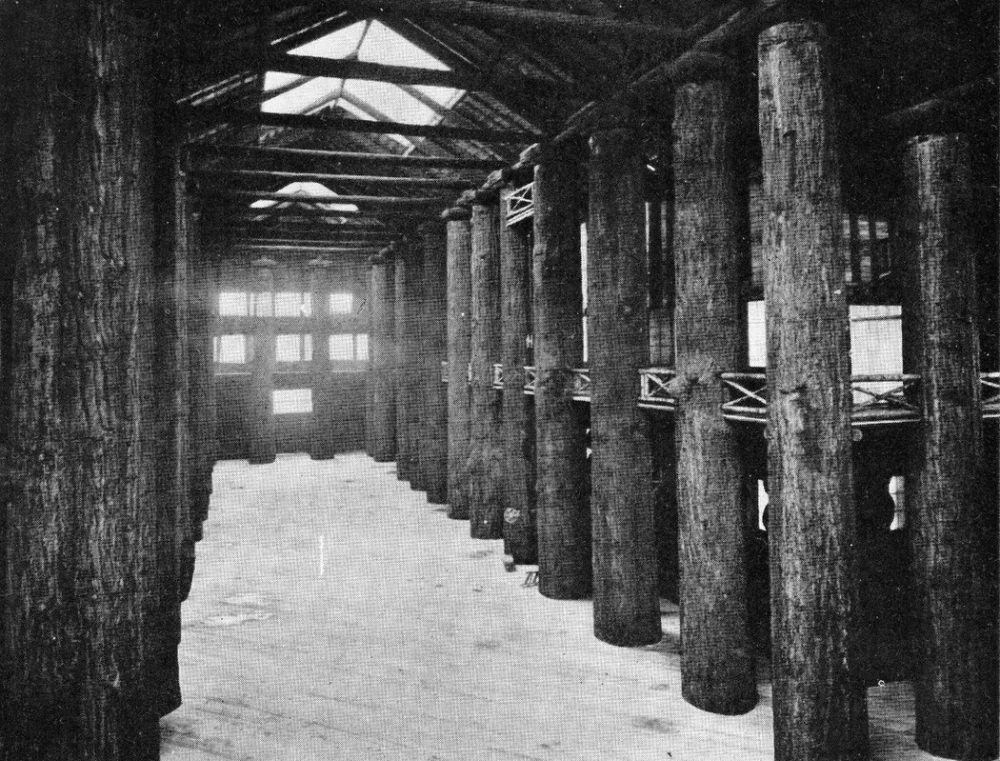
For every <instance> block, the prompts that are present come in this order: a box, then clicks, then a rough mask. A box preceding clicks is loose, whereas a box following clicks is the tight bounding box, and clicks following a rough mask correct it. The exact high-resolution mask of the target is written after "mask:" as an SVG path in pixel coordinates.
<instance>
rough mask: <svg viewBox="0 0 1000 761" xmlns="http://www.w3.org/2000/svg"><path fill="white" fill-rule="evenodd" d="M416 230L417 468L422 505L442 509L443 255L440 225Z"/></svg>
mask: <svg viewBox="0 0 1000 761" xmlns="http://www.w3.org/2000/svg"><path fill="white" fill-rule="evenodd" d="M419 232H420V247H421V249H422V251H423V273H422V274H423V284H424V291H423V300H422V302H421V305H420V309H421V311H422V319H421V322H422V323H423V327H424V330H423V356H422V358H421V368H420V372H421V378H422V380H421V383H422V386H423V398H424V403H423V415H422V419H421V421H420V450H419V451H420V455H419V457H420V470H421V472H422V473H423V480H424V487H425V490H426V492H427V501H428V502H430V503H431V504H432V505H443V504H445V503H447V502H448V390H447V388H445V385H444V384H443V383H442V382H441V362H442V360H444V358H445V357H446V356H447V353H448V294H447V280H448V272H447V270H448V266H447V265H448V261H447V260H448V257H447V252H446V243H445V229H444V224H443V223H442V222H441V221H432V222H425V223H424V224H422V225H421V226H420V230H419Z"/></svg>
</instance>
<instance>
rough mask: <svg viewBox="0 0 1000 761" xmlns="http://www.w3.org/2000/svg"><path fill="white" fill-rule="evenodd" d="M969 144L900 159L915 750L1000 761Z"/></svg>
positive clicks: (917, 148)
mask: <svg viewBox="0 0 1000 761" xmlns="http://www.w3.org/2000/svg"><path fill="white" fill-rule="evenodd" d="M970 175H971V162H970V154H969V143H968V140H967V139H966V137H965V136H963V135H934V136H922V137H916V138H913V139H912V140H910V141H909V142H908V143H907V144H906V148H905V151H904V155H903V177H904V186H903V193H904V198H903V204H902V207H903V210H904V214H903V217H902V219H901V223H902V224H901V230H900V233H901V235H902V237H903V241H904V243H905V245H906V251H905V253H906V258H907V261H906V265H905V271H906V283H905V286H904V288H903V293H904V302H903V331H904V333H903V347H904V355H903V357H904V364H905V365H906V368H905V369H906V372H911V373H919V374H920V376H921V382H920V406H921V411H922V414H923V423H922V425H921V427H920V430H919V435H918V437H917V440H916V442H915V445H914V448H913V455H912V457H911V458H910V477H909V478H908V479H907V483H906V497H907V503H908V509H907V513H906V515H907V523H908V524H909V532H910V538H911V541H912V546H913V569H914V581H915V587H916V592H917V594H916V600H915V605H914V610H916V612H917V616H918V621H919V626H918V630H917V634H916V638H915V640H916V643H917V648H918V650H917V658H916V663H917V678H916V679H915V681H914V691H915V693H916V721H917V733H916V734H917V745H918V746H920V748H922V749H923V750H925V751H927V752H929V753H933V754H934V755H935V756H944V757H945V758H957V759H985V758H994V757H995V756H996V754H997V679H996V653H995V652H991V646H990V645H991V640H992V641H993V642H995V639H993V638H992V637H990V636H988V635H987V634H986V633H987V632H989V631H990V627H995V626H996V622H997V611H996V599H995V598H994V597H993V596H992V595H991V593H990V589H989V585H988V583H987V576H986V575H985V574H984V573H983V571H982V569H983V568H986V567H988V566H989V563H990V553H989V546H988V545H989V544H993V545H994V548H995V542H996V536H990V535H989V532H986V531H983V529H982V525H983V516H984V514H985V511H986V510H987V509H989V508H988V507H987V505H985V504H984V495H985V494H986V493H988V489H987V488H986V481H985V478H984V474H985V471H984V467H986V464H985V463H984V457H985V454H984V448H983V427H982V426H983V423H982V415H981V413H980V403H981V402H980V397H981V393H980V387H979V325H978V315H977V307H976V303H977V302H976V255H975V250H974V249H973V247H972V241H971V236H970V230H971V229H972V228H973V220H972V218H971V214H970V211H971V209H972V208H973V202H972V201H973V199H972V187H971V176H970Z"/></svg>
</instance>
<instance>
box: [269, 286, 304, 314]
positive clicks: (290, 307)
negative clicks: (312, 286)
mask: <svg viewBox="0 0 1000 761" xmlns="http://www.w3.org/2000/svg"><path fill="white" fill-rule="evenodd" d="M311 314H312V294H311V293H309V292H308V291H306V292H301V291H278V292H277V293H275V294H274V316H275V317H309V316H310V315H311Z"/></svg>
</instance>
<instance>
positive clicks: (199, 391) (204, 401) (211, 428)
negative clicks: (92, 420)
mask: <svg viewBox="0 0 1000 761" xmlns="http://www.w3.org/2000/svg"><path fill="white" fill-rule="evenodd" d="M199 232H200V220H199V219H197V218H196V219H194V220H193V231H192V233H193V234H192V244H191V279H190V283H189V284H190V288H189V291H188V298H189V306H188V325H189V333H190V340H189V343H188V348H189V351H190V367H191V386H190V398H191V443H192V448H191V528H192V533H193V536H194V539H195V541H200V540H201V537H202V533H203V532H202V526H203V524H204V523H205V520H206V519H207V518H208V505H209V501H210V499H211V496H212V469H213V468H214V467H215V459H216V443H215V436H216V433H215V377H214V363H213V361H212V343H213V336H214V335H215V330H214V314H215V303H216V302H217V300H218V297H217V294H216V286H215V263H214V262H212V261H210V260H209V259H208V252H207V251H206V250H205V249H204V248H202V246H201V236H200V235H199ZM192 571H193V569H192ZM185 597H186V595H185Z"/></svg>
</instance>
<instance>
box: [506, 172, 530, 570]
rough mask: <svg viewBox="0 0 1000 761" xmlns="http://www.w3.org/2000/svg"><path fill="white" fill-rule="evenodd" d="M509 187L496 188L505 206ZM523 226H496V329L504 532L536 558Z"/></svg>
mask: <svg viewBox="0 0 1000 761" xmlns="http://www.w3.org/2000/svg"><path fill="white" fill-rule="evenodd" d="M512 192H513V188H509V187H508V188H506V189H505V190H504V191H503V192H502V193H501V197H500V198H501V200H500V208H501V210H503V209H506V208H507V197H508V196H509V195H510V194H511V193H512ZM529 232H530V230H529V229H527V228H526V227H525V226H523V225H515V226H513V227H510V226H508V225H506V224H502V225H501V228H500V331H501V341H500V343H501V357H500V361H501V362H502V363H503V412H502V418H503V450H504V465H503V478H504V487H503V488H504V493H505V499H506V507H505V509H504V513H503V535H504V538H505V539H506V540H507V551H508V552H509V553H510V555H511V556H512V557H513V558H514V562H515V563H537V562H538V536H537V533H536V530H535V419H534V408H533V405H532V403H531V400H530V398H529V397H528V396H526V395H525V393H524V366H525V365H527V364H529V361H530V360H529V353H528V338H529V336H530V335H531V309H530V307H531V241H530V239H529Z"/></svg>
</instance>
